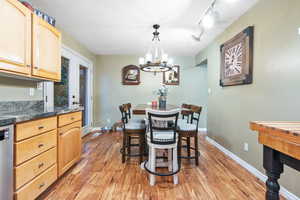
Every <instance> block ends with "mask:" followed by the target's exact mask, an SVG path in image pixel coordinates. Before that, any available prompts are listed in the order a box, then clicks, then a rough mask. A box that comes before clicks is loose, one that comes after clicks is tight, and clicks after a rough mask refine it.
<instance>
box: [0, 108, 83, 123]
mask: <svg viewBox="0 0 300 200" xmlns="http://www.w3.org/2000/svg"><path fill="white" fill-rule="evenodd" d="M82 110H84V108H83V107H81V106H80V107H77V108H68V107H62V108H54V109H51V110H47V111H45V110H44V109H43V110H22V111H17V112H10V113H3V114H2V113H1V114H0V126H6V125H9V124H14V123H20V122H25V121H29V120H34V119H39V118H44V117H52V116H55V115H61V114H67V113H71V112H76V111H82Z"/></svg>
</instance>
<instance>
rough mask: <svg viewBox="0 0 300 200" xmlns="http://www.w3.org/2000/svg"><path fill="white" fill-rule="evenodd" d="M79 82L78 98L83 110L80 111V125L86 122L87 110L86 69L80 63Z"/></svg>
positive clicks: (84, 124)
mask: <svg viewBox="0 0 300 200" xmlns="http://www.w3.org/2000/svg"><path fill="white" fill-rule="evenodd" d="M79 74H80V80H79V81H80V82H79V88H80V95H79V96H80V98H79V103H80V105H82V106H83V107H84V111H83V113H82V125H83V126H86V124H87V114H88V113H87V112H88V107H87V101H88V99H87V97H88V95H87V94H88V93H87V91H88V90H87V86H88V82H87V81H88V77H87V75H88V69H87V68H86V67H84V66H82V65H80V73H79Z"/></svg>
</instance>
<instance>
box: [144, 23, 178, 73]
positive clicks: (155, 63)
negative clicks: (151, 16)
mask: <svg viewBox="0 0 300 200" xmlns="http://www.w3.org/2000/svg"><path fill="white" fill-rule="evenodd" d="M159 27H160V26H159V25H158V24H154V25H153V28H154V32H153V39H152V45H151V46H150V48H149V51H148V52H147V54H146V55H145V57H141V58H139V64H140V68H141V70H142V71H144V72H153V73H154V74H156V73H159V72H166V71H170V70H172V67H173V59H169V58H168V54H165V53H164V51H163V49H162V48H161V47H160V45H159V43H160V39H159V32H158V29H159Z"/></svg>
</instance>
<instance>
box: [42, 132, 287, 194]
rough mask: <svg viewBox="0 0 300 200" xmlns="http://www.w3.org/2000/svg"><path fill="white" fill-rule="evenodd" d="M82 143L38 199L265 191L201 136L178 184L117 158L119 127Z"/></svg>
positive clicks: (257, 182)
mask: <svg viewBox="0 0 300 200" xmlns="http://www.w3.org/2000/svg"><path fill="white" fill-rule="evenodd" d="M83 143H84V147H83V154H82V159H81V161H80V162H79V163H78V164H77V165H76V166H75V167H73V168H72V169H70V170H69V171H68V172H67V173H66V174H65V175H64V176H63V177H62V178H60V180H58V181H57V182H56V183H55V184H54V185H53V186H52V187H51V188H50V189H49V190H47V191H46V192H45V193H44V194H42V195H41V196H40V197H39V200H57V199H59V200H116V199H118V200H119V199H120V200H122V199H124V200H127V199H129V200H135V199H136V200H162V199H164V200H168V199H170V200H171V199H172V200H174V199H175V200H187V199H189V200H224V199H226V200H241V199H243V200H244V199H250V200H258V199H264V196H265V185H264V183H262V182H261V181H260V180H258V179H257V178H256V177H254V176H253V175H252V174H250V173H249V172H248V171H247V170H245V169H244V168H242V167H241V166H240V165H239V164H237V163H236V162H234V161H233V160H231V159H230V158H229V157H227V156H226V155H225V154H223V153H222V152H220V151H219V150H218V149H217V148H215V147H214V146H212V145H210V144H209V143H208V142H206V141H205V139H204V137H203V136H200V147H199V148H200V153H201V156H200V159H199V166H198V167H196V166H195V163H194V161H191V162H188V161H183V164H182V169H181V171H180V173H179V184H178V185H173V179H172V177H157V178H156V185H155V186H154V187H151V186H150V185H149V180H148V174H147V173H146V172H145V171H144V170H142V169H141V168H140V166H139V165H138V159H132V160H129V161H127V163H126V164H122V163H121V155H120V147H121V144H122V134H121V133H120V132H114V133H105V134H103V135H100V136H99V135H97V134H91V135H89V136H87V137H85V138H84V140H83ZM282 199H284V198H282Z"/></svg>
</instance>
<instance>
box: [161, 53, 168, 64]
mask: <svg viewBox="0 0 300 200" xmlns="http://www.w3.org/2000/svg"><path fill="white" fill-rule="evenodd" d="M161 60H162V62H167V61H168V54H163V55H162V59H161Z"/></svg>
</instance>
